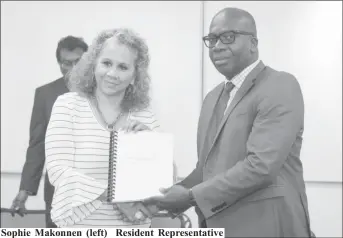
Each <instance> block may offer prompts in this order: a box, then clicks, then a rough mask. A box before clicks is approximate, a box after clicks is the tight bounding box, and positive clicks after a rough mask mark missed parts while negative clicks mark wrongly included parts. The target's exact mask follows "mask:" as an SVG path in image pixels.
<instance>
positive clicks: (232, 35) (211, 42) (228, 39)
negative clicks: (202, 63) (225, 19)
mask: <svg viewBox="0 0 343 238" xmlns="http://www.w3.org/2000/svg"><path fill="white" fill-rule="evenodd" d="M236 35H250V36H253V37H254V38H255V35H254V34H253V33H251V32H246V31H228V32H223V33H222V34H220V35H219V36H216V35H208V36H204V37H203V38H202V40H203V41H204V43H205V45H206V46H207V47H208V48H213V47H214V46H215V45H216V44H217V42H218V39H220V41H221V42H222V43H223V44H226V45H228V44H232V43H233V42H235V40H236Z"/></svg>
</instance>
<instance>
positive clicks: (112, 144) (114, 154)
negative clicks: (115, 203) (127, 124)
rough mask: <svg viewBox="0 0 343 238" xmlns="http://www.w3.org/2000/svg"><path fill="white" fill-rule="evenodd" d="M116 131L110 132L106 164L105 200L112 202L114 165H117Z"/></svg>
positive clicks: (114, 176) (113, 196)
mask: <svg viewBox="0 0 343 238" xmlns="http://www.w3.org/2000/svg"><path fill="white" fill-rule="evenodd" d="M117 147H118V132H117V131H112V132H111V134H110V158H109V166H108V189H107V201H108V202H112V200H114V198H115V183H116V169H117V168H116V166H117Z"/></svg>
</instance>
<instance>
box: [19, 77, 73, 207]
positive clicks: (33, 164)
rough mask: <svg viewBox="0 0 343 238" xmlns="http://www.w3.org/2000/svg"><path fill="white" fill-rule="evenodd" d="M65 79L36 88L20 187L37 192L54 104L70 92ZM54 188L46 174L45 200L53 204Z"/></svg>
mask: <svg viewBox="0 0 343 238" xmlns="http://www.w3.org/2000/svg"><path fill="white" fill-rule="evenodd" d="M68 91H69V90H68V89H67V87H66V85H65V82H64V79H63V78H59V79H57V80H55V81H53V82H51V83H49V84H46V85H43V86H41V87H39V88H37V89H36V91H35V99H34V104H33V109H32V116H31V123H30V141H29V147H28V149H27V153H26V161H25V164H24V167H23V172H22V176H21V182H20V189H22V190H27V191H29V192H31V193H32V194H33V195H36V194H37V191H38V187H39V183H40V180H41V177H42V173H43V168H44V163H45V145H44V143H45V133H46V129H47V126H48V123H49V120H50V115H51V110H52V106H53V105H54V103H55V100H56V99H57V97H58V96H60V95H62V94H64V93H66V92H68ZM53 192H54V188H53V186H52V185H51V184H50V182H49V180H48V176H47V175H46V176H45V186H44V200H45V202H46V203H48V204H51V201H52V196H53Z"/></svg>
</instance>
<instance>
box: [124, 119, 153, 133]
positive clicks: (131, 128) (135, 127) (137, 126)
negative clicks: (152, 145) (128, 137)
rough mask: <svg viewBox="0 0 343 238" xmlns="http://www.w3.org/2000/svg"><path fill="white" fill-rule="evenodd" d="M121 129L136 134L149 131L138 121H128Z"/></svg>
mask: <svg viewBox="0 0 343 238" xmlns="http://www.w3.org/2000/svg"><path fill="white" fill-rule="evenodd" d="M122 129H123V130H125V131H126V132H138V131H150V130H151V129H150V128H149V127H148V126H147V125H145V124H143V123H141V122H139V121H129V122H128V124H127V125H126V126H124V127H123V128H122Z"/></svg>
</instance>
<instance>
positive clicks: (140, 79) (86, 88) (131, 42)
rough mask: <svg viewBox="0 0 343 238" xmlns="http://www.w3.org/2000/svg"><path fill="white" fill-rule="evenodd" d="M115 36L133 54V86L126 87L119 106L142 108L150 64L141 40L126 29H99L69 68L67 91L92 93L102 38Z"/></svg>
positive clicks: (145, 102)
mask: <svg viewBox="0 0 343 238" xmlns="http://www.w3.org/2000/svg"><path fill="white" fill-rule="evenodd" d="M112 37H116V39H117V40H118V41H119V42H120V43H122V44H124V45H126V46H127V47H129V48H131V49H133V50H135V51H136V53H137V58H136V61H135V79H134V81H133V85H130V86H129V87H127V89H126V91H125V96H124V99H123V101H122V104H121V107H122V109H123V110H125V111H128V110H132V109H134V110H142V109H145V108H147V107H148V106H149V104H150V97H149V89H150V77H149V73H148V67H149V63H150V57H149V50H148V46H147V45H146V43H145V41H144V40H143V39H142V38H141V37H140V36H138V35H137V34H136V33H135V32H134V31H132V30H130V29H127V28H118V29H111V30H105V31H103V32H101V33H100V34H99V35H98V36H97V37H96V38H95V39H94V41H93V43H92V44H91V45H90V47H89V49H88V51H87V52H85V53H84V54H83V55H82V57H81V59H80V61H79V62H78V63H77V64H76V65H75V66H74V67H73V69H72V70H71V71H70V73H69V75H68V77H67V81H68V87H69V88H70V90H71V91H76V92H79V93H81V94H82V95H85V96H88V97H90V96H92V95H93V93H94V89H95V87H96V80H95V77H94V67H95V64H96V62H97V59H98V57H99V54H100V52H101V50H102V48H103V45H104V43H105V42H106V40H108V39H110V38H112Z"/></svg>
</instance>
